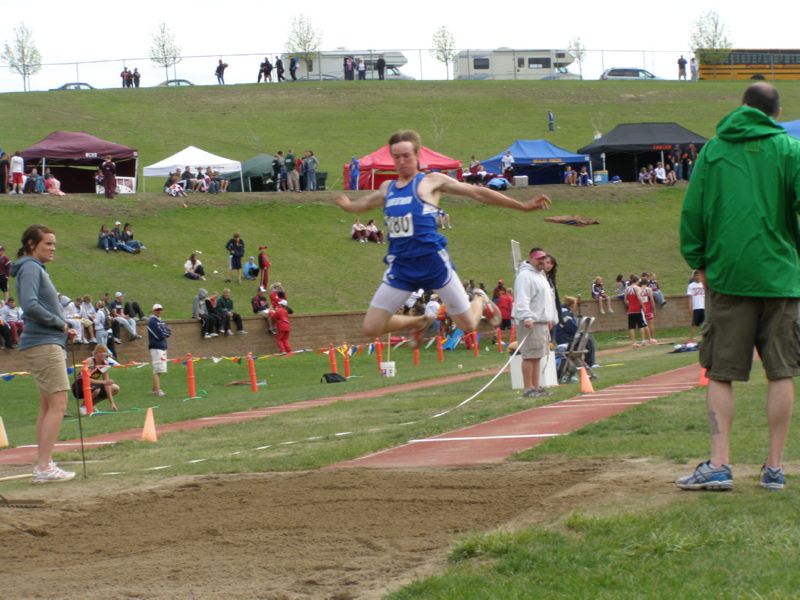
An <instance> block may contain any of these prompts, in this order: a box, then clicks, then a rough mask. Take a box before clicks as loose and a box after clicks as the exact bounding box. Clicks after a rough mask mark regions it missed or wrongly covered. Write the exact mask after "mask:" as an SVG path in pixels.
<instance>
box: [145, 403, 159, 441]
mask: <svg viewBox="0 0 800 600" xmlns="http://www.w3.org/2000/svg"><path fill="white" fill-rule="evenodd" d="M142 441H143V442H157V441H158V434H157V433H156V420H155V419H154V418H153V407H152V406H151V407H149V408H148V409H147V414H146V415H145V417H144V428H143V429H142Z"/></svg>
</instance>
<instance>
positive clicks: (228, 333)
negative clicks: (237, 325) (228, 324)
mask: <svg viewBox="0 0 800 600" xmlns="http://www.w3.org/2000/svg"><path fill="white" fill-rule="evenodd" d="M225 335H233V331H231V330H230V329H228V331H226V332H225Z"/></svg>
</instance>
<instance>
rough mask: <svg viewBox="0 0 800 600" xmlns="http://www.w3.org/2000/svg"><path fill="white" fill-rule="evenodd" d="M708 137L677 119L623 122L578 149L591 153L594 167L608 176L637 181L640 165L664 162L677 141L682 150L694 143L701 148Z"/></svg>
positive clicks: (581, 152) (581, 151)
mask: <svg viewBox="0 0 800 600" xmlns="http://www.w3.org/2000/svg"><path fill="white" fill-rule="evenodd" d="M707 141H708V140H707V139H706V138H704V137H703V136H702V135H699V134H697V133H694V132H693V131H689V130H688V129H686V128H685V127H682V126H680V125H678V124H677V123H621V124H620V125H617V126H616V127H615V128H614V129H612V130H611V131H609V132H608V133H607V134H605V135H604V136H602V137H600V138H597V139H596V140H594V141H593V142H592V143H591V144H589V145H588V146H584V147H583V148H579V149H578V153H579V154H590V155H591V156H592V160H593V161H596V167H595V168H605V169H606V170H607V171H608V175H609V178H610V177H613V176H615V175H616V176H618V177H619V178H620V179H622V180H623V181H636V180H637V178H638V176H639V169H640V168H641V167H644V166H647V165H648V164H652V165H655V164H656V163H657V162H658V161H662V162H663V161H664V157H665V153H669V151H670V150H672V148H673V147H674V146H675V145H676V144H677V145H678V146H680V148H681V151H683V152H685V151H686V149H687V148H688V147H689V144H694V146H695V148H696V149H697V151H698V152H699V151H700V148H702V146H703V144H705V143H706V142H707ZM604 155H605V156H604Z"/></svg>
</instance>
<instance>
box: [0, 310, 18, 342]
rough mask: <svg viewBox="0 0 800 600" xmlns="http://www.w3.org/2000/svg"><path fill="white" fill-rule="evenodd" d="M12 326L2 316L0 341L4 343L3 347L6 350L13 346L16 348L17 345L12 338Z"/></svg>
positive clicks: (0, 319)
mask: <svg viewBox="0 0 800 600" xmlns="http://www.w3.org/2000/svg"><path fill="white" fill-rule="evenodd" d="M12 335H13V334H12V332H11V327H10V326H9V325H8V323H6V322H5V320H3V318H2V317H0V341H2V343H3V348H5V349H6V350H11V349H12V348H16V347H17V345H16V344H15V343H14V339H13V338H12Z"/></svg>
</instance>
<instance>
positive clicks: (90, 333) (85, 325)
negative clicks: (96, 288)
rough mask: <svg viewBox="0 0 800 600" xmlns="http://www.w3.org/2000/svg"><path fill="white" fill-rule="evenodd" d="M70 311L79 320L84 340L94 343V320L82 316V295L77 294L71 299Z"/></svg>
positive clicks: (95, 339) (95, 340)
mask: <svg viewBox="0 0 800 600" xmlns="http://www.w3.org/2000/svg"><path fill="white" fill-rule="evenodd" d="M70 312H71V313H73V314H77V318H78V320H79V321H80V324H81V328H82V331H81V333H82V334H83V339H84V340H85V341H86V343H87V344H90V343H91V344H96V343H97V338H95V335H94V320H93V319H89V318H87V317H86V316H84V310H83V298H82V297H80V296H79V297H77V298H75V300H73V301H72V307H70Z"/></svg>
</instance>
